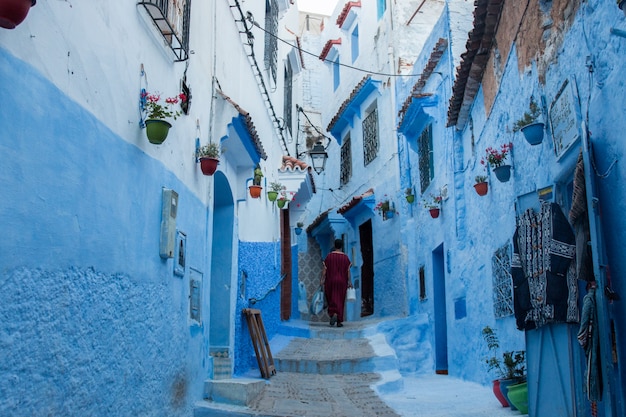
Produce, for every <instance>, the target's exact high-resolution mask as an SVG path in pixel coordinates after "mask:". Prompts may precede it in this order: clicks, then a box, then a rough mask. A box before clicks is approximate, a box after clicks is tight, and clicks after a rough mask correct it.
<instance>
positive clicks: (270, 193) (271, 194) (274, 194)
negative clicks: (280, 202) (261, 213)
mask: <svg viewBox="0 0 626 417" xmlns="http://www.w3.org/2000/svg"><path fill="white" fill-rule="evenodd" d="M276 197H278V192H276V191H268V192H267V199H268V200H269V201H276Z"/></svg>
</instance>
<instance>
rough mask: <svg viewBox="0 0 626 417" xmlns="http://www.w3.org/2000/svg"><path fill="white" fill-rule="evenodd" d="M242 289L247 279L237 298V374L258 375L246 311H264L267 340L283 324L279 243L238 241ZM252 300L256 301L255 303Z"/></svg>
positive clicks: (240, 286)
mask: <svg viewBox="0 0 626 417" xmlns="http://www.w3.org/2000/svg"><path fill="white" fill-rule="evenodd" d="M239 269H240V273H239V288H242V284H243V282H242V279H243V276H244V275H245V276H246V279H245V288H246V291H245V296H241V295H240V296H239V297H238V299H237V315H236V316H235V355H236V358H237V359H236V361H235V375H242V374H246V373H248V372H252V374H253V375H256V376H259V375H260V373H259V368H258V364H257V360H256V356H255V354H254V347H253V346H252V341H251V339H250V333H249V330H248V324H247V323H246V320H245V317H244V315H243V313H242V311H243V309H244V308H254V309H258V310H261V318H262V319H263V325H264V327H265V333H266V334H267V337H268V339H271V338H272V336H274V335H275V334H276V332H277V330H278V326H279V325H280V278H281V276H280V243H279V242H274V243H272V242H242V241H240V242H239ZM251 299H255V300H257V301H256V302H252V301H251Z"/></svg>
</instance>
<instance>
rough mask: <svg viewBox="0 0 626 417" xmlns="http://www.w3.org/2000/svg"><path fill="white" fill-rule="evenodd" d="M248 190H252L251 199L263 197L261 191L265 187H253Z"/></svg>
mask: <svg viewBox="0 0 626 417" xmlns="http://www.w3.org/2000/svg"><path fill="white" fill-rule="evenodd" d="M248 189H249V190H250V197H252V198H259V197H261V190H262V189H263V187H261V186H260V185H251V186H250V187H248Z"/></svg>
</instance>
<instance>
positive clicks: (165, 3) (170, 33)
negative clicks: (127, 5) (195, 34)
mask: <svg viewBox="0 0 626 417" xmlns="http://www.w3.org/2000/svg"><path fill="white" fill-rule="evenodd" d="M137 5H142V6H143V8H144V9H145V11H146V12H147V14H148V16H149V17H150V19H151V20H152V21H153V22H154V24H155V25H156V27H157V29H158V30H159V32H161V35H163V38H164V39H165V41H166V42H167V44H168V45H169V46H170V48H171V49H172V52H174V55H175V60H176V61H185V60H187V58H188V57H189V21H190V18H189V16H190V11H191V0H144V1H139V2H137Z"/></svg>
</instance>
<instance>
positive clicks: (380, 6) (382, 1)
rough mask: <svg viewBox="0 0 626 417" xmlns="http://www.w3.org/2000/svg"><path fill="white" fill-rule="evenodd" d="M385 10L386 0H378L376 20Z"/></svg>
mask: <svg viewBox="0 0 626 417" xmlns="http://www.w3.org/2000/svg"><path fill="white" fill-rule="evenodd" d="M386 10H387V0H378V20H380V18H381V17H383V15H384V14H385V11H386Z"/></svg>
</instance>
